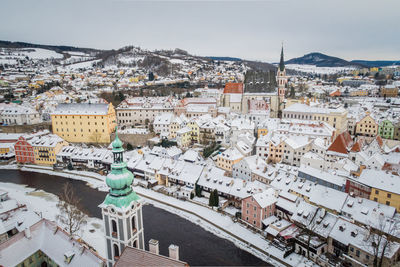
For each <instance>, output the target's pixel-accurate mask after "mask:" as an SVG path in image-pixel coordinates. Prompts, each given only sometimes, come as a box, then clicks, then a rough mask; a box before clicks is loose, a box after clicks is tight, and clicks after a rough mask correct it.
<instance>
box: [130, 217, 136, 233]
mask: <svg viewBox="0 0 400 267" xmlns="http://www.w3.org/2000/svg"><path fill="white" fill-rule="evenodd" d="M131 223H132V232H133V233H135V232H136V218H135V216H132V220H131Z"/></svg>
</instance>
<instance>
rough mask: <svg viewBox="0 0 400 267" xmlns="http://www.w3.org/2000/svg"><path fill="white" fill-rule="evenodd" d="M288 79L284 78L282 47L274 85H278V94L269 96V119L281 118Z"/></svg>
mask: <svg viewBox="0 0 400 267" xmlns="http://www.w3.org/2000/svg"><path fill="white" fill-rule="evenodd" d="M287 82H288V77H287V76H286V68H285V61H284V57H283V45H282V50H281V60H280V62H279V66H278V70H277V72H276V83H277V84H278V93H277V94H276V95H273V96H271V99H270V101H271V102H270V103H271V106H270V116H271V118H281V117H282V110H283V109H284V107H285V103H284V101H285V91H286V84H287Z"/></svg>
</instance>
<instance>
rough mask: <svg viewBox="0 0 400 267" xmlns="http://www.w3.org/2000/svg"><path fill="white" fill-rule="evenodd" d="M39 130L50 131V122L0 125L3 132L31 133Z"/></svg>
mask: <svg viewBox="0 0 400 267" xmlns="http://www.w3.org/2000/svg"><path fill="white" fill-rule="evenodd" d="M40 130H49V131H51V122H42V123H38V124H32V125H7V126H0V131H1V132H3V133H31V132H37V131H40Z"/></svg>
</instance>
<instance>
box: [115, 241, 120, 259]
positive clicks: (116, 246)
mask: <svg viewBox="0 0 400 267" xmlns="http://www.w3.org/2000/svg"><path fill="white" fill-rule="evenodd" d="M115 257H119V248H118V245H117V244H114V258H115Z"/></svg>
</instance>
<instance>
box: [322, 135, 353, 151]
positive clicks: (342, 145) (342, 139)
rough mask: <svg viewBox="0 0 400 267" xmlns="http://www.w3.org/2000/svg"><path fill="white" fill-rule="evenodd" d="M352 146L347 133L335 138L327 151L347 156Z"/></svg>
mask: <svg viewBox="0 0 400 267" xmlns="http://www.w3.org/2000/svg"><path fill="white" fill-rule="evenodd" d="M352 145H353V140H352V139H351V135H350V134H349V132H343V133H341V134H340V135H338V136H337V137H336V139H335V141H333V143H332V144H331V145H330V146H329V148H328V151H333V152H337V153H341V154H347V153H348V151H349V150H350V148H351V147H352Z"/></svg>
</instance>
